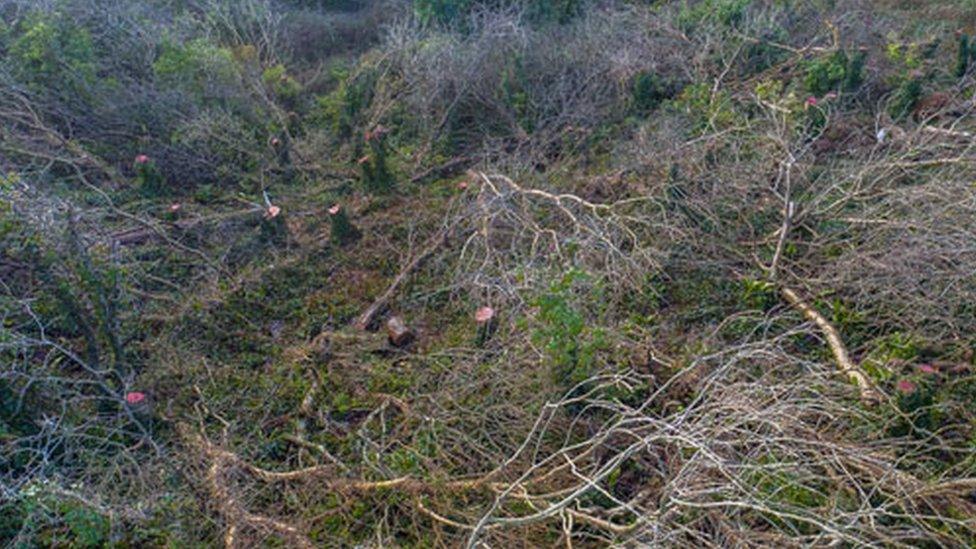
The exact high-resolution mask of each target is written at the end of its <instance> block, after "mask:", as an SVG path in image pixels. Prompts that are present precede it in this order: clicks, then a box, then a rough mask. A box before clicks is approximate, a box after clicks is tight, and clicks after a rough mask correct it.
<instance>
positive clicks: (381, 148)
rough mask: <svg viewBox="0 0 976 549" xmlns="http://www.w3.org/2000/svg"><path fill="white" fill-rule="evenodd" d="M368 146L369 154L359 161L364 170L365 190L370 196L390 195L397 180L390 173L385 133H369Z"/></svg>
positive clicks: (377, 131)
mask: <svg viewBox="0 0 976 549" xmlns="http://www.w3.org/2000/svg"><path fill="white" fill-rule="evenodd" d="M366 145H367V146H368V147H369V151H370V152H369V154H367V155H366V156H364V157H363V158H361V159H359V165H360V167H361V168H362V172H363V173H362V181H363V188H364V190H365V191H366V192H368V193H370V194H389V193H391V192H393V190H394V189H395V187H396V179H395V178H394V177H393V173H392V172H391V171H390V166H389V164H388V163H389V160H388V159H387V147H388V146H387V144H386V136H385V132H384V131H382V130H374V131H373V132H367V136H366Z"/></svg>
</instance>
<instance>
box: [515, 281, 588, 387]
mask: <svg viewBox="0 0 976 549" xmlns="http://www.w3.org/2000/svg"><path fill="white" fill-rule="evenodd" d="M587 278H588V277H587V276H586V275H585V274H584V273H582V272H581V271H577V270H571V271H569V272H567V273H566V274H565V275H563V277H562V278H561V279H560V280H559V281H557V282H556V283H554V284H553V285H552V286H551V287H550V288H549V292H548V293H546V294H544V295H542V296H540V297H539V298H537V299H536V300H535V301H534V302H533V304H534V305H535V306H537V307H538V308H539V315H538V319H539V321H540V325H539V326H538V327H537V329H536V330H535V332H534V333H533V336H532V337H533V340H534V341H535V343H536V344H537V345H540V346H542V347H543V349H544V350H545V352H546V355H547V356H548V358H549V360H550V363H551V365H552V375H553V379H554V381H555V382H556V383H558V384H559V385H560V386H562V387H568V386H572V385H575V384H577V383H579V382H581V381H584V380H585V379H587V378H588V377H590V376H591V375H592V374H593V373H594V370H595V366H596V360H595V356H596V353H597V351H599V350H601V349H603V348H605V347H606V335H605V334H604V332H603V331H602V330H601V329H599V328H593V327H591V326H589V325H588V324H587V319H586V318H585V317H584V316H583V313H582V312H581V309H580V308H579V307H578V306H577V305H576V304H575V302H574V301H575V300H574V299H573V287H574V285H576V283H578V282H581V281H583V280H585V279H587Z"/></svg>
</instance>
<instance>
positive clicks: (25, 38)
mask: <svg viewBox="0 0 976 549" xmlns="http://www.w3.org/2000/svg"><path fill="white" fill-rule="evenodd" d="M12 34H13V36H14V38H13V40H12V41H11V44H10V51H9V56H10V61H12V62H13V70H14V73H15V74H16V75H17V76H19V77H20V78H21V79H23V80H24V81H26V82H28V83H30V84H33V85H36V86H57V87H58V88H63V87H64V86H65V84H66V83H69V84H72V85H77V84H79V83H90V82H91V81H92V80H93V79H94V78H95V72H96V64H95V49H94V46H93V45H92V40H91V36H90V35H89V33H88V31H87V30H86V29H84V28H81V27H79V26H76V25H75V24H74V23H72V22H71V21H70V20H68V19H67V18H64V17H55V16H53V15H48V14H34V15H31V16H29V17H27V18H26V19H25V20H24V21H22V22H21V23H20V24H19V25H17V27H16V28H15V29H14V32H13V33H12Z"/></svg>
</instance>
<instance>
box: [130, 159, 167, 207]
mask: <svg viewBox="0 0 976 549" xmlns="http://www.w3.org/2000/svg"><path fill="white" fill-rule="evenodd" d="M135 170H136V184H137V185H138V186H139V190H140V191H141V192H142V194H143V195H144V196H146V197H149V198H155V197H160V196H165V195H166V194H167V192H168V189H167V186H166V178H165V177H163V174H162V172H160V171H159V168H158V167H157V166H156V161H155V160H153V159H148V160H146V161H145V162H140V161H138V160H137V161H136V163H135Z"/></svg>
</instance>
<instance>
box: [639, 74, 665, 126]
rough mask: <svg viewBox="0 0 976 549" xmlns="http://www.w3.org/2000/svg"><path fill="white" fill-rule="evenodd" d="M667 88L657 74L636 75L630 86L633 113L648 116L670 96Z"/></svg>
mask: <svg viewBox="0 0 976 549" xmlns="http://www.w3.org/2000/svg"><path fill="white" fill-rule="evenodd" d="M667 88H668V87H667V85H666V84H665V83H664V82H663V81H662V80H661V77H660V76H658V75H657V74H655V73H652V72H639V73H637V74H636V75H635V76H634V80H633V82H632V83H631V86H630V90H631V91H630V93H631V101H632V105H633V109H634V111H635V112H636V113H637V114H638V115H640V116H647V115H648V114H650V112H651V111H653V110H654V109H656V108H657V106H658V105H659V104H660V103H661V101H663V100H665V99H668V98H669V96H670V94H669V93H668V89H667Z"/></svg>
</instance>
